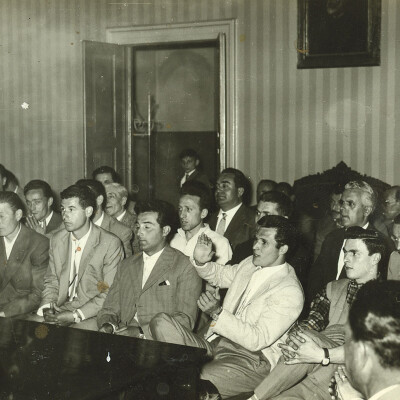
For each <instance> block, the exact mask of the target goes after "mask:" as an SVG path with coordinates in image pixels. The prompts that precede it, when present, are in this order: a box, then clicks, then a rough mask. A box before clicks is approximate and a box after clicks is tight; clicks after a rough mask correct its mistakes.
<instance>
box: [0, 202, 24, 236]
mask: <svg viewBox="0 0 400 400" xmlns="http://www.w3.org/2000/svg"><path fill="white" fill-rule="evenodd" d="M18 211H19V212H14V211H13V209H12V208H11V206H10V205H9V204H8V203H0V236H8V235H11V234H12V233H13V232H14V231H15V230H16V229H17V226H18V223H19V220H20V219H21V216H22V212H21V210H18Z"/></svg>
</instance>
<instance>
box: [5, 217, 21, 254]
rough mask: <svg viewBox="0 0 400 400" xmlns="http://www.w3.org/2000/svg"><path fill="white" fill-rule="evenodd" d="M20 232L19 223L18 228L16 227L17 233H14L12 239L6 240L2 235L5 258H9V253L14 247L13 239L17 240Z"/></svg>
mask: <svg viewBox="0 0 400 400" xmlns="http://www.w3.org/2000/svg"><path fill="white" fill-rule="evenodd" d="M20 232H21V224H19V229H18V233H17V234H16V235H15V237H14V239H13V240H8V239H7V238H6V237H5V236H4V246H5V248H6V256H7V260H8V259H9V258H10V254H11V251H12V249H13V247H14V244H15V241H16V240H17V237H18V236H19V233H20Z"/></svg>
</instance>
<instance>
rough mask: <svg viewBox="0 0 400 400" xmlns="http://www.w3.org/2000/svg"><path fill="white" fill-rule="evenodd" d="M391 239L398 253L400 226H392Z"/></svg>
mask: <svg viewBox="0 0 400 400" xmlns="http://www.w3.org/2000/svg"><path fill="white" fill-rule="evenodd" d="M391 239H392V240H393V242H394V245H395V246H396V250H397V251H398V252H400V224H394V225H393V228H392V236H391Z"/></svg>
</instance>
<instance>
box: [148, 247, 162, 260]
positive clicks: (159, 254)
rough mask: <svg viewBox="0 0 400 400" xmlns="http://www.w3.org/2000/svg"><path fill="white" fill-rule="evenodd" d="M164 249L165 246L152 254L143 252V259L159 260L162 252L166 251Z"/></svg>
mask: <svg viewBox="0 0 400 400" xmlns="http://www.w3.org/2000/svg"><path fill="white" fill-rule="evenodd" d="M164 249H165V247H163V248H162V249H161V250H160V251H158V252H157V253H154V254H153V255H152V256H149V255H148V254H147V253H145V252H143V261H148V260H158V258H159V257H160V256H161V253H162V252H163V251H164Z"/></svg>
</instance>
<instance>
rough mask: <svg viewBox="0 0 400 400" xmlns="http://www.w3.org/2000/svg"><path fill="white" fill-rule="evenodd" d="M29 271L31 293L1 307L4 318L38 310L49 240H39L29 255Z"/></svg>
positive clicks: (47, 258) (47, 261)
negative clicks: (30, 275)
mask: <svg viewBox="0 0 400 400" xmlns="http://www.w3.org/2000/svg"><path fill="white" fill-rule="evenodd" d="M29 261H30V265H29V267H30V271H29V273H31V274H32V284H31V291H30V293H28V294H27V295H26V296H23V297H17V298H15V299H14V300H12V301H10V302H9V303H8V304H6V305H5V306H4V307H3V312H4V314H5V316H6V317H10V316H13V315H18V314H25V313H28V312H31V311H33V310H35V309H37V308H38V306H39V303H40V297H41V294H42V290H43V277H44V274H45V272H46V270H47V267H48V265H49V240H48V239H47V238H45V237H43V238H41V240H40V241H38V243H37V244H36V247H35V249H34V250H33V252H32V253H31V254H30V260H29Z"/></svg>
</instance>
